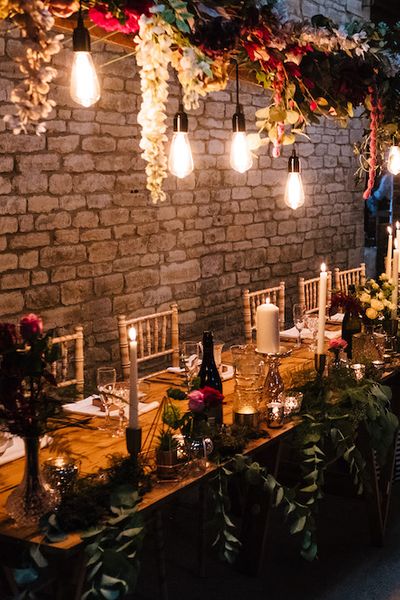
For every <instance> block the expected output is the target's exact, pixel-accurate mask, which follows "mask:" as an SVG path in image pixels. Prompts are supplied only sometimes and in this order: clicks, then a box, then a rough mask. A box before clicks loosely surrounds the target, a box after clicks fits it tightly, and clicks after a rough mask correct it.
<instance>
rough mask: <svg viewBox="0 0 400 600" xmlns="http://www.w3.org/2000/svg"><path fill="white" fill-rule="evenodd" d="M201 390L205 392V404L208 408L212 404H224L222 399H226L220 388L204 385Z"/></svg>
mask: <svg viewBox="0 0 400 600" xmlns="http://www.w3.org/2000/svg"><path fill="white" fill-rule="evenodd" d="M200 391H201V392H202V394H203V398H204V405H205V407H206V408H210V407H211V406H218V405H219V404H222V400H223V399H224V396H223V395H222V394H221V392H219V391H218V390H215V389H214V388H212V387H208V386H206V387H203V388H202V389H201V390H200Z"/></svg>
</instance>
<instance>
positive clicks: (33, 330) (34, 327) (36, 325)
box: [19, 313, 43, 342]
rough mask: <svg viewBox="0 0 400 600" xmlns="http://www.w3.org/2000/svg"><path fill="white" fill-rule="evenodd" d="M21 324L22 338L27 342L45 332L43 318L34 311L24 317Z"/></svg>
mask: <svg viewBox="0 0 400 600" xmlns="http://www.w3.org/2000/svg"><path fill="white" fill-rule="evenodd" d="M19 325H20V330H21V336H22V339H23V340H25V341H26V342H30V341H31V340H32V339H34V338H36V337H38V336H39V335H41V334H42V333H43V322H42V319H41V318H40V317H38V316H37V315H35V314H34V313H31V314H30V315H26V316H25V317H22V319H21V321H20V323H19Z"/></svg>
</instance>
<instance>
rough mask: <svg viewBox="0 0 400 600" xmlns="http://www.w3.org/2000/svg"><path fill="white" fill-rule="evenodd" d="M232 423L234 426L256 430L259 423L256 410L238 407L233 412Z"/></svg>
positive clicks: (248, 407) (248, 406) (250, 407)
mask: <svg viewBox="0 0 400 600" xmlns="http://www.w3.org/2000/svg"><path fill="white" fill-rule="evenodd" d="M233 422H234V423H235V425H242V426H243V427H250V428H252V429H256V428H257V427H258V422H259V413H258V410H256V409H255V408H254V407H253V406H250V405H247V406H246V405H245V406H240V407H238V408H237V409H236V410H234V412H233Z"/></svg>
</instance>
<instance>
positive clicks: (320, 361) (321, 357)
mask: <svg viewBox="0 0 400 600" xmlns="http://www.w3.org/2000/svg"><path fill="white" fill-rule="evenodd" d="M325 366H326V354H317V353H315V354H314V367H315V370H316V371H317V374H318V375H319V376H320V377H322V375H323V374H324V371H325Z"/></svg>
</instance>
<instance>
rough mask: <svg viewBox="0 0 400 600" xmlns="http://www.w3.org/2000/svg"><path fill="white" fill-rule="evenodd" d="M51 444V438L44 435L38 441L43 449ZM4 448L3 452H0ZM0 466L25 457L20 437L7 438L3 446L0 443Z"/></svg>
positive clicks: (22, 441)
mask: <svg viewBox="0 0 400 600" xmlns="http://www.w3.org/2000/svg"><path fill="white" fill-rule="evenodd" d="M50 442H51V437H50V436H48V435H44V436H43V437H42V439H41V440H40V447H41V448H45V447H46V446H48V445H49V443H50ZM5 447H6V450H5V452H4V451H3V450H2V449H4V448H5ZM0 453H1V454H0V465H4V464H6V463H8V462H11V461H12V460H17V458H22V457H23V456H24V455H25V447H24V440H23V439H22V438H20V437H12V436H11V437H9V438H8V440H7V442H6V443H5V444H3V443H2V441H1V442H0Z"/></svg>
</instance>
